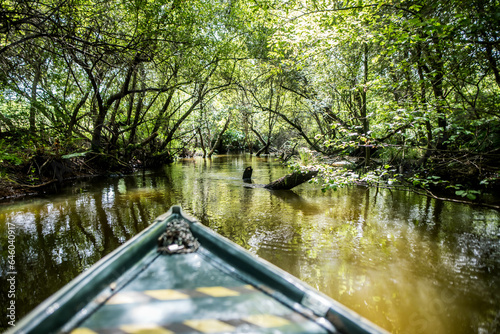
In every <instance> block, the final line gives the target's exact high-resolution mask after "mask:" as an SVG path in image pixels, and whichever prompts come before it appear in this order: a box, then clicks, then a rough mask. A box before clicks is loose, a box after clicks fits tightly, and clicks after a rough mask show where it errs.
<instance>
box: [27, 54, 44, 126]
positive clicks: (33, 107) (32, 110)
mask: <svg viewBox="0 0 500 334" xmlns="http://www.w3.org/2000/svg"><path fill="white" fill-rule="evenodd" d="M41 72H42V70H41V65H40V63H37V64H36V65H35V76H34V78H33V83H32V85H31V101H30V116H29V121H30V133H31V134H35V133H36V123H35V116H36V90H37V89H38V82H39V81H40V75H41Z"/></svg>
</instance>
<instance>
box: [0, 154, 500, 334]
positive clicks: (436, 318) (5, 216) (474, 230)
mask: <svg viewBox="0 0 500 334" xmlns="http://www.w3.org/2000/svg"><path fill="white" fill-rule="evenodd" d="M247 166H251V167H252V168H253V170H254V171H253V182H254V183H268V182H270V181H272V180H275V179H277V178H278V177H280V176H283V175H284V174H286V173H287V172H288V171H287V170H285V169H283V168H281V167H280V166H279V164H278V163H277V162H275V161H273V160H272V159H267V158H256V157H250V156H222V157H217V158H213V159H211V160H203V159H190V160H183V161H179V162H177V163H175V164H172V165H169V166H164V167H163V168H160V169H159V170H156V171H149V172H142V173H138V174H136V175H134V176H126V177H120V178H108V179H94V180H91V181H80V182H78V183H76V184H75V185H74V186H73V187H72V188H68V189H65V190H64V191H65V193H63V194H60V195H57V196H47V197H44V198H37V199H32V200H28V201H23V202H13V203H4V204H2V205H1V206H0V233H1V235H2V239H1V246H2V254H3V256H2V266H1V268H2V279H3V277H5V274H6V272H7V270H6V268H7V266H6V262H5V261H6V245H7V241H6V235H7V231H6V230H7V223H12V224H15V225H16V259H17V263H16V269H17V272H18V275H17V279H18V291H17V299H16V302H17V307H18V308H17V315H18V316H19V315H22V314H24V313H26V312H28V311H29V310H30V309H32V308H33V307H35V306H36V305H37V304H38V303H40V302H41V301H43V300H44V299H45V298H46V297H48V296H49V295H51V294H52V293H53V292H55V291H56V290H58V289H59V288H60V287H62V286H63V285H64V284H65V283H67V282H68V281H69V280H71V279H72V278H73V277H75V276H76V275H77V274H78V273H80V272H82V271H83V270H85V269H86V268H88V267H89V266H90V265H91V264H93V263H95V262H96V261H97V260H98V259H100V258H101V257H102V256H104V255H105V254H107V253H109V252H111V251H112V250H113V249H115V248H116V247H118V245H120V244H122V243H123V242H125V241H126V240H128V239H130V238H131V237H132V236H134V235H135V234H137V233H138V232H139V231H141V230H142V229H144V228H145V227H146V226H147V224H148V223H149V222H151V221H152V220H153V219H154V218H155V217H156V216H158V215H160V214H161V213H163V212H165V211H166V210H168V208H169V207H170V206H171V205H173V204H181V205H182V206H183V208H184V210H185V211H187V212H188V213H189V214H191V215H192V216H195V217H197V218H198V219H199V220H200V221H201V222H202V223H203V224H205V225H207V226H209V227H211V228H212V229H214V230H216V231H218V232H219V233H220V234H222V235H224V236H225V237H227V238H229V239H231V240H233V241H235V242H236V243H238V244H240V245H241V246H243V247H245V248H247V249H249V250H250V251H251V252H253V253H255V254H257V255H258V256H260V257H262V258H264V259H266V260H268V261H270V262H271V263H274V264H275V265H277V266H279V267H281V268H283V269H284V270H286V271H288V272H290V273H291V274H293V275H295V276H297V277H299V278H300V279H302V280H304V281H305V282H307V283H308V284H310V285H311V286H313V287H315V288H317V289H318V290H320V291H322V292H323V293H325V294H327V295H329V296H331V297H333V298H334V299H336V300H338V301H340V302H341V303H343V304H345V305H347V306H348V307H350V308H352V309H354V310H355V311H357V312H358V313H360V314H362V315H363V316H365V317H367V318H369V319H371V320H372V321H374V322H376V323H378V324H379V325H381V326H382V327H385V328H386V329H388V330H390V331H392V332H394V333H429V332H432V333H450V332H453V333H488V332H491V333H493V332H495V331H498V330H499V328H498V326H499V325H498V324H499V322H500V316H499V311H500V303H499V301H500V297H499V296H498V293H495V292H498V291H499V290H500V289H499V288H500V278H499V277H500V275H499V274H500V272H499V271H500V246H499V238H500V215H499V214H498V212H495V211H492V210H483V209H477V208H471V207H468V206H461V205H456V204H453V203H444V202H437V201H435V200H431V199H429V198H426V197H421V196H417V195H415V194H411V193H405V192H396V191H389V190H378V189H367V188H352V189H344V190H339V191H337V192H326V193H322V192H321V191H320V190H318V189H316V188H315V187H314V186H312V185H302V186H300V187H297V188H295V189H294V190H293V191H269V190H266V189H262V188H257V189H251V188H245V187H243V186H242V185H243V181H242V180H241V177H242V173H243V170H244V169H245V167H247ZM5 288H6V287H5V285H4V284H2V289H5ZM1 298H2V307H3V305H6V304H5V303H6V302H7V300H6V293H4V291H2V297H1ZM3 321H4V319H2V325H4V322H3Z"/></svg>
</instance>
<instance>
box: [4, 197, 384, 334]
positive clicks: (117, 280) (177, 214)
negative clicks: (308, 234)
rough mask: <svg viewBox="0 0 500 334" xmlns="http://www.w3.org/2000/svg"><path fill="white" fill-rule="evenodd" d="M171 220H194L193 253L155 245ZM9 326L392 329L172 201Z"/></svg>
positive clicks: (76, 332)
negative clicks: (251, 250) (220, 232)
mask: <svg viewBox="0 0 500 334" xmlns="http://www.w3.org/2000/svg"><path fill="white" fill-rule="evenodd" d="M173 220H180V221H183V222H187V223H188V224H189V228H190V231H191V233H192V235H193V236H194V237H195V238H196V239H197V240H198V242H199V244H200V246H199V248H197V250H196V251H195V252H191V253H185V254H172V255H168V254H167V255H165V254H162V252H158V251H157V242H158V238H159V237H160V236H162V234H163V233H164V232H165V229H166V227H167V225H169V224H170V225H171V224H172V221H173ZM170 225H169V226H170ZM7 333H9V334H13V333H71V334H95V333H98V334H100V333H103V334H104V333H386V331H385V330H383V329H381V328H379V327H377V326H376V325H374V324H372V323H371V322H369V321H368V320H366V319H364V318H362V317H361V316H359V315H358V314H356V313H355V312H353V311H351V310H349V309H348V308H346V307H345V306H343V305H341V304H340V303H338V302H336V301H334V300H333V299H331V298H329V297H327V296H325V295H323V294H321V293H319V292H317V291H316V290H314V289H312V288H311V287H309V286H308V285H306V284H305V283H303V282H301V281H300V280H298V279H297V278H295V277H294V276H292V275H290V274H288V273H287V272H285V271H283V270H281V269H279V268H278V267H276V266H274V265H272V264H270V263H269V262H267V261H265V260H263V259H260V258H258V257H257V256H255V255H253V254H251V253H249V252H248V251H246V250H245V249H243V248H242V247H240V246H238V245H236V244H234V243H233V242H231V241H229V240H228V239H226V238H224V237H222V236H220V235H218V234H217V233H215V232H214V231H212V230H211V229H209V228H208V227H206V226H204V225H202V224H201V223H199V222H197V221H196V220H194V219H193V218H191V217H188V216H187V215H185V214H184V213H183V212H182V209H181V207H180V206H173V207H172V208H171V209H170V210H169V211H168V212H167V213H165V214H163V215H161V216H159V217H158V218H156V220H155V221H154V223H153V224H151V225H150V226H149V227H148V228H146V229H145V230H144V231H142V232H141V233H139V234H138V235H136V236H135V237H133V238H132V239H131V240H129V241H127V242H126V243H125V244H123V245H122V246H120V247H119V248H118V249H116V250H115V251H113V252H112V253H110V254H108V255H107V256H105V257H104V258H102V259H101V260H100V261H98V262H97V263H96V264H94V265H93V266H92V267H91V268H89V269H88V270H86V271H85V272H84V273H82V274H80V275H79V276H78V277H76V278H75V279H74V280H72V281H71V282H70V283H69V284H68V285H66V286H65V287H64V288H62V289H61V290H59V291H58V292H57V293H55V294H54V295H53V296H51V297H50V298H48V299H47V300H46V301H44V302H43V303H42V304H40V305H39V306H38V307H36V308H35V309H34V310H33V311H32V312H31V313H29V314H28V315H26V316H25V317H24V318H23V319H21V321H19V322H18V324H16V326H15V327H13V328H12V329H11V330H10V331H8V332H7Z"/></svg>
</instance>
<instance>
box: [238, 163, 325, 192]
mask: <svg viewBox="0 0 500 334" xmlns="http://www.w3.org/2000/svg"><path fill="white" fill-rule="evenodd" d="M317 174H318V171H317V170H299V171H295V172H293V173H290V174H288V175H285V176H283V177H280V178H279V179H277V180H275V181H273V182H271V183H268V184H252V185H245V187H247V188H266V189H269V190H289V189H292V188H293V187H296V186H298V185H300V184H302V183H304V182H307V181H309V180H310V179H312V178H313V177H315V176H316V175H317ZM251 177H252V168H251V167H247V168H246V169H245V171H244V172H243V180H244V181H245V182H248V181H250V179H251Z"/></svg>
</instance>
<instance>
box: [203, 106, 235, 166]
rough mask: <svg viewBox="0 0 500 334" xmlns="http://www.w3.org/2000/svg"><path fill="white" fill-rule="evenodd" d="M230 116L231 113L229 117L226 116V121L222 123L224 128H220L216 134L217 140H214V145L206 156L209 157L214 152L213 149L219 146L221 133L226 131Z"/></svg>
mask: <svg viewBox="0 0 500 334" xmlns="http://www.w3.org/2000/svg"><path fill="white" fill-rule="evenodd" d="M231 116H232V115H229V117H228V118H227V121H226V124H224V128H223V129H222V131H221V132H220V133H219V135H218V136H217V140H216V141H215V144H214V146H213V147H212V149H211V150H210V152H209V153H208V157H209V158H210V157H211V156H212V155H213V154H214V152H215V149H216V148H217V147H219V145H220V143H221V141H222V135H223V134H224V132H226V130H227V128H228V126H229V123H230V122H231Z"/></svg>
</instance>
